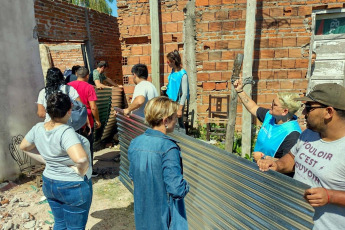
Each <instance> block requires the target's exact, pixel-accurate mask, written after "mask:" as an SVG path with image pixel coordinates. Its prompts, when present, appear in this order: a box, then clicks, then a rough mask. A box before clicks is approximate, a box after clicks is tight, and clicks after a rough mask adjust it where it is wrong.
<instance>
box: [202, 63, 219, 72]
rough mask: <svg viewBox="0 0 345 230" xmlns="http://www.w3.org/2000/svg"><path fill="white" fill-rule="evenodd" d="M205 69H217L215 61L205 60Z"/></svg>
mask: <svg viewBox="0 0 345 230" xmlns="http://www.w3.org/2000/svg"><path fill="white" fill-rule="evenodd" d="M203 67H204V68H203V69H204V70H216V63H215V62H204V63H203Z"/></svg>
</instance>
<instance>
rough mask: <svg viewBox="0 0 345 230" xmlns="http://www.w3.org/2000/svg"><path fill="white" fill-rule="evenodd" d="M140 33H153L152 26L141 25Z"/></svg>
mask: <svg viewBox="0 0 345 230" xmlns="http://www.w3.org/2000/svg"><path fill="white" fill-rule="evenodd" d="M140 33H141V34H142V35H147V34H150V35H151V27H150V26H140Z"/></svg>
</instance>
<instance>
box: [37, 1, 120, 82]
mask: <svg viewBox="0 0 345 230" xmlns="http://www.w3.org/2000/svg"><path fill="white" fill-rule="evenodd" d="M35 18H36V23H37V35H38V39H39V42H40V43H46V42H50V43H51V42H52V41H53V42H55V44H60V45H61V43H66V42H68V43H72V44H75V42H77V43H84V42H86V41H90V42H91V47H92V53H93V56H94V62H96V61H99V60H106V61H108V62H109V65H110V66H109V69H107V71H106V76H107V77H109V78H111V79H113V80H115V81H116V82H118V83H119V84H122V67H121V60H122V54H121V45H120V42H119V36H120V34H119V29H118V22H117V18H115V17H113V16H111V15H107V14H104V13H100V12H98V11H95V10H91V9H85V8H84V7H79V6H76V5H73V4H68V3H66V2H64V1H59V0H56V1H51V0H36V1H35ZM87 24H88V25H89V27H87ZM75 64H79V62H78V60H77V63H76V62H74V61H73V60H72V59H71V63H65V64H64V65H66V66H70V67H71V66H73V65H75ZM61 70H62V71H63V70H64V69H61Z"/></svg>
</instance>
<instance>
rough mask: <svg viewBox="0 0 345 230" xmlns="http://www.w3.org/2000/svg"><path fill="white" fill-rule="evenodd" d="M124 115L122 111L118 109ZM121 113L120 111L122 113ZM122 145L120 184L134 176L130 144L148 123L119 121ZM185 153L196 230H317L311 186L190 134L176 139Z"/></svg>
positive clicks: (120, 118)
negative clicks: (130, 173) (130, 174)
mask: <svg viewBox="0 0 345 230" xmlns="http://www.w3.org/2000/svg"><path fill="white" fill-rule="evenodd" d="M116 110H118V109H116ZM118 111H120V110H118ZM117 121H118V129H119V134H120V145H121V167H120V180H121V181H122V183H123V184H124V185H125V186H126V187H127V188H128V189H129V190H130V191H132V192H133V187H132V185H131V182H130V179H129V177H128V175H127V174H128V169H129V161H128V159H127V150H128V146H129V144H130V141H131V140H132V139H133V138H135V137H136V136H138V135H140V134H142V133H143V132H144V131H145V130H146V128H147V126H146V125H145V124H144V121H143V119H142V118H140V117H137V116H135V115H134V116H133V115H132V116H131V117H130V118H127V117H124V116H122V115H120V114H119V115H118V116H117ZM170 136H171V137H173V138H174V139H175V140H177V141H178V142H179V145H180V147H181V149H182V158H183V166H184V177H185V179H186V180H187V181H188V182H189V184H190V192H189V193H188V194H187V196H186V198H185V202H186V209H187V216H188V222H189V227H190V229H311V228H312V227H313V220H312V216H313V214H314V210H313V208H312V207H311V206H310V205H309V204H308V203H307V202H306V201H305V200H304V198H303V194H304V190H305V189H307V188H309V186H307V185H305V184H303V183H300V182H298V181H296V180H294V179H292V178H290V177H287V176H285V175H282V174H280V173H277V172H273V171H269V172H265V173H263V172H260V171H259V170H258V167H257V165H256V164H255V163H253V162H250V161H248V160H246V159H243V158H240V157H237V156H235V155H233V154H229V153H228V152H225V151H223V150H221V149H219V148H216V147H214V146H211V145H209V144H207V143H204V142H202V141H200V140H197V139H194V138H192V137H189V136H187V135H185V134H182V133H178V132H174V133H173V134H171V135H170Z"/></svg>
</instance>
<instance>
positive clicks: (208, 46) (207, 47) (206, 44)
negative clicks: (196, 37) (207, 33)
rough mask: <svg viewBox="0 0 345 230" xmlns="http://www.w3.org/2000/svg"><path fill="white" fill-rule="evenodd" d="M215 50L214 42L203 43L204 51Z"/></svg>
mask: <svg viewBox="0 0 345 230" xmlns="http://www.w3.org/2000/svg"><path fill="white" fill-rule="evenodd" d="M215 48H216V42H204V50H207V49H211V50H214V49H215ZM218 49H219V48H218Z"/></svg>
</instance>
